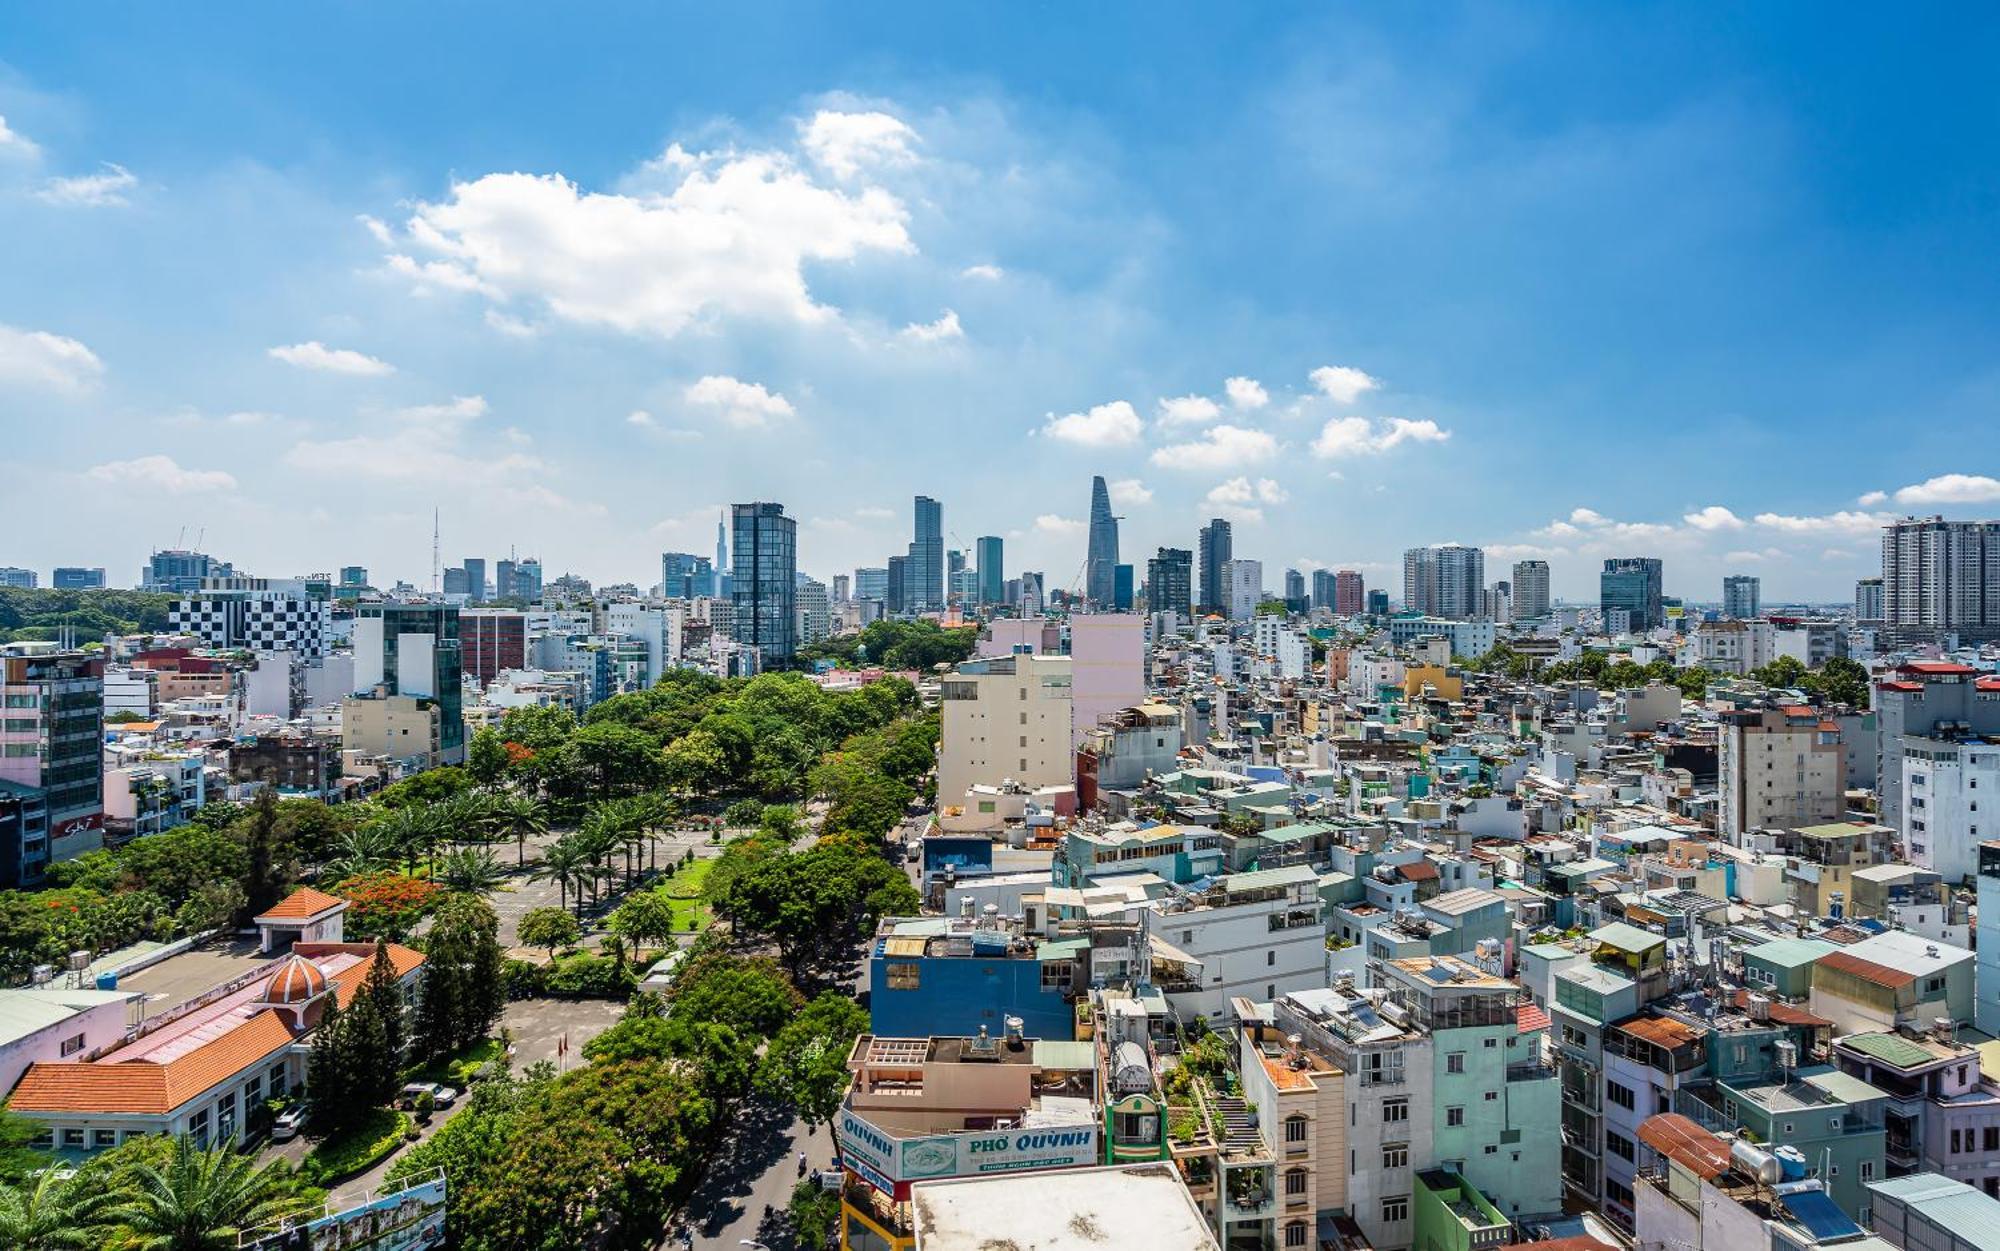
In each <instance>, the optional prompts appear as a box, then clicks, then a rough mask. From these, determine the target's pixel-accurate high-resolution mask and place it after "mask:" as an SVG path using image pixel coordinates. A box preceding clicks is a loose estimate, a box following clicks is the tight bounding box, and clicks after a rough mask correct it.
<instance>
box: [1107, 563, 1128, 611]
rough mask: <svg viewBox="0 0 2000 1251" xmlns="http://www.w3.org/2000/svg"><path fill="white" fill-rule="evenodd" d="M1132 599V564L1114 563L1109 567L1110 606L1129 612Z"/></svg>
mask: <svg viewBox="0 0 2000 1251" xmlns="http://www.w3.org/2000/svg"><path fill="white" fill-rule="evenodd" d="M1132 599H1133V587H1132V566H1130V565H1114V566H1112V569H1111V607H1112V608H1113V609H1115V610H1117V611H1118V612H1131V611H1132Z"/></svg>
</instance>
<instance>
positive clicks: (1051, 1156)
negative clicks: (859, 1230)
mask: <svg viewBox="0 0 2000 1251" xmlns="http://www.w3.org/2000/svg"><path fill="white" fill-rule="evenodd" d="M840 1153H841V1156H842V1157H843V1158H844V1159H845V1160H846V1161H847V1162H848V1165H849V1167H851V1168H853V1169H854V1171H855V1172H856V1173H858V1174H859V1175H860V1176H861V1177H862V1178H863V1179H864V1180H866V1181H867V1182H868V1183H869V1184H870V1185H873V1186H874V1187H875V1188H876V1189H878V1190H883V1191H885V1192H886V1191H892V1190H894V1189H900V1188H901V1184H903V1183H908V1182H913V1181H928V1180H930V1179H932V1178H938V1177H978V1176H982V1175H985V1174H991V1173H1013V1172H1021V1171H1024V1170H1027V1169H1044V1168H1080V1167H1088V1166H1090V1165H1094V1164H1096V1163H1097V1162H1098V1161H1097V1125H1096V1123H1095V1122H1085V1123H1082V1124H1077V1125H1044V1126H1032V1127H1017V1128H1014V1129H978V1130H965V1131H962V1132H959V1133H951V1134H926V1135H924V1136H923V1137H921V1138H902V1137H898V1136H897V1135H894V1134H890V1133H887V1132H885V1131H883V1130H881V1129H879V1128H877V1127H876V1126H875V1125H873V1124H871V1123H870V1122H868V1121H866V1120H864V1119H863V1118H861V1117H859V1116H856V1115H855V1114H854V1113H853V1112H851V1111H844V1112H842V1113H841V1114H840ZM884 1182H887V1183H890V1184H889V1185H884V1184H883V1183H884Z"/></svg>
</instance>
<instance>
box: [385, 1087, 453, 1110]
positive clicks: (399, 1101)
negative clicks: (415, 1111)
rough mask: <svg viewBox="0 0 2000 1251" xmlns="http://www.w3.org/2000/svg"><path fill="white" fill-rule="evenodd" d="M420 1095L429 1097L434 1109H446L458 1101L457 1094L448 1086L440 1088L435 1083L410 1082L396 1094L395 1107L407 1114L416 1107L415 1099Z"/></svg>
mask: <svg viewBox="0 0 2000 1251" xmlns="http://www.w3.org/2000/svg"><path fill="white" fill-rule="evenodd" d="M422 1095H429V1096H430V1097H431V1106H432V1107H434V1108H448V1107H450V1106H451V1105H452V1104H454V1103H456V1102H457V1101H458V1092H457V1091H455V1090H453V1089H452V1088H451V1087H449V1086H440V1085H438V1084H437V1083H436V1082H411V1083H410V1084H409V1085H407V1086H405V1087H403V1089H402V1091H401V1092H400V1093H398V1094H397V1096H396V1106H397V1107H399V1108H402V1109H403V1110H404V1111H406V1112H407V1111H409V1110H410V1109H411V1108H414V1107H416V1106H417V1099H418V1097H419V1096H422Z"/></svg>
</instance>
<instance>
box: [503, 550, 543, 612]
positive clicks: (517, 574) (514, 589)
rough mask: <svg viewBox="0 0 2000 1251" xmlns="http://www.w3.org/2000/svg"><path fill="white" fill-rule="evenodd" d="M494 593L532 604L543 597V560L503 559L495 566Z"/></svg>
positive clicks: (531, 558) (530, 558)
mask: <svg viewBox="0 0 2000 1251" xmlns="http://www.w3.org/2000/svg"><path fill="white" fill-rule="evenodd" d="M493 593H494V595H495V596H496V597H497V598H499V599H518V600H520V601H522V602H523V603H527V604H532V603H534V602H535V601H537V600H539V599H540V598H541V597H542V562H541V561H539V560H536V559H534V558H533V557H529V558H528V559H526V560H513V559H508V560H503V561H500V562H499V563H498V564H496V565H494V566H493Z"/></svg>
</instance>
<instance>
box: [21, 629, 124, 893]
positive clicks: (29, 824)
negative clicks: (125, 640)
mask: <svg viewBox="0 0 2000 1251" xmlns="http://www.w3.org/2000/svg"><path fill="white" fill-rule="evenodd" d="M103 715H104V661H103V659H102V657H101V656H99V655H97V654H95V653H87V652H65V651H58V650H56V648H55V646H54V645H53V644H49V643H12V644H5V645H0V808H4V809H5V811H0V830H4V832H5V837H4V838H0V887H8V886H22V885H34V884H37V883H39V882H41V881H42V879H43V877H44V875H46V873H47V872H48V866H49V865H50V864H52V863H54V862H56V861H58V860H69V859H73V858H74V857H77V856H80V855H82V854H84V853H85V852H88V851H96V850H97V849H98V848H100V847H102V846H103V845H104V761H103V756H102V750H103V747H102V744H103V738H104V732H103V724H102V718H103Z"/></svg>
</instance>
